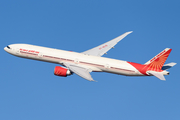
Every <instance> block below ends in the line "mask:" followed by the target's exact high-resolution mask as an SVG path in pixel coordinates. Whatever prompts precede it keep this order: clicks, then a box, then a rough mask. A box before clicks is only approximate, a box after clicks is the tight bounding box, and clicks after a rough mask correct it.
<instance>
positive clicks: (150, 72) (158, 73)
mask: <svg viewBox="0 0 180 120" xmlns="http://www.w3.org/2000/svg"><path fill="white" fill-rule="evenodd" d="M147 73H149V74H150V75H153V76H155V77H157V78H159V79H160V80H166V79H165V77H164V75H163V74H162V73H161V72H156V71H147Z"/></svg>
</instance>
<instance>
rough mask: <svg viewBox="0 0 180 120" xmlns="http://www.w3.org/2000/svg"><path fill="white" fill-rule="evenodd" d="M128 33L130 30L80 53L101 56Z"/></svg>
mask: <svg viewBox="0 0 180 120" xmlns="http://www.w3.org/2000/svg"><path fill="white" fill-rule="evenodd" d="M130 33H132V31H130V32H126V33H124V34H122V35H121V36H119V37H117V38H114V39H112V40H110V41H108V42H106V43H104V44H102V45H99V46H97V47H95V48H92V49H90V50H87V51H85V52H82V53H84V54H87V55H94V56H102V55H104V54H105V53H106V52H107V51H109V50H110V49H111V48H113V47H114V46H115V45H116V44H117V43H118V42H119V41H121V40H122V39H123V38H124V37H126V36H127V35H128V34H130Z"/></svg>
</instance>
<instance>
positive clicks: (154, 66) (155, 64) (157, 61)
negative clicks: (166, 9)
mask: <svg viewBox="0 0 180 120" xmlns="http://www.w3.org/2000/svg"><path fill="white" fill-rule="evenodd" d="M171 50H172V49H170V48H166V49H165V50H163V51H162V52H161V53H159V54H158V55H156V56H155V57H154V58H152V59H151V60H150V61H148V62H147V63H146V68H147V71H149V70H152V71H157V72H160V71H162V70H161V68H162V66H163V65H164V63H165V61H166V59H167V58H168V56H169V54H170V52H171Z"/></svg>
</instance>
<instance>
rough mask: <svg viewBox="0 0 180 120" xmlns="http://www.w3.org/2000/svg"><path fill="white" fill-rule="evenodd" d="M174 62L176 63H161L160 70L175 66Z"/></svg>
mask: <svg viewBox="0 0 180 120" xmlns="http://www.w3.org/2000/svg"><path fill="white" fill-rule="evenodd" d="M176 64H177V63H174V62H171V63H168V64H165V65H163V67H162V70H167V69H169V68H171V67H173V66H175V65H176Z"/></svg>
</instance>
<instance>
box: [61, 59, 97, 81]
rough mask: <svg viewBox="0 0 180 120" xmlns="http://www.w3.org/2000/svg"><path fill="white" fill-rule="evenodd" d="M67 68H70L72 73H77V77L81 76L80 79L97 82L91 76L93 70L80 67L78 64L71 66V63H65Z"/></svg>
mask: <svg viewBox="0 0 180 120" xmlns="http://www.w3.org/2000/svg"><path fill="white" fill-rule="evenodd" d="M63 64H64V65H65V66H66V67H67V68H69V70H70V71H72V72H74V73H76V74H77V75H79V76H80V77H82V78H84V79H86V80H89V81H95V80H93V78H92V77H91V75H90V72H92V71H91V70H89V69H87V68H84V67H81V66H79V65H76V64H69V63H63Z"/></svg>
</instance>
